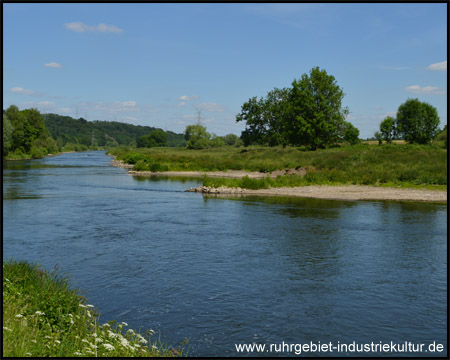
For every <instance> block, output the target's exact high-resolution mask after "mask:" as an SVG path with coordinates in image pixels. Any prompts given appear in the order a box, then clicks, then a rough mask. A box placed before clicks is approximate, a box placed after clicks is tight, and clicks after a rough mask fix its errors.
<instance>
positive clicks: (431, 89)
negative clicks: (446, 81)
mask: <svg viewBox="0 0 450 360" xmlns="http://www.w3.org/2000/svg"><path fill="white" fill-rule="evenodd" d="M405 91H406V92H410V93H414V94H432V95H443V94H445V93H446V91H445V90H443V89H441V88H439V87H437V86H424V87H421V86H419V85H411V86H407V87H405Z"/></svg>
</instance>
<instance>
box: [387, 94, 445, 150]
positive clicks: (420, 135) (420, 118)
mask: <svg viewBox="0 0 450 360" xmlns="http://www.w3.org/2000/svg"><path fill="white" fill-rule="evenodd" d="M439 123H440V120H439V116H438V112H437V110H436V108H435V107H434V106H432V105H430V104H428V103H426V102H421V101H419V99H408V100H406V102H405V103H404V104H402V105H400V106H399V108H398V110H397V119H396V127H397V132H398V134H399V135H400V136H402V137H403V139H404V140H406V141H408V142H410V143H418V144H429V143H430V142H431V140H433V139H434V137H435V136H436V135H437V133H438V132H439Z"/></svg>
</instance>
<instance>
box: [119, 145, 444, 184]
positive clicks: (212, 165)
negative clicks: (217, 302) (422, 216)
mask: <svg viewBox="0 0 450 360" xmlns="http://www.w3.org/2000/svg"><path fill="white" fill-rule="evenodd" d="M110 153H111V154H112V155H115V156H117V159H118V160H123V161H125V162H126V163H129V164H134V170H138V171H187V170H192V171H224V170H247V171H259V172H263V173H268V172H271V171H274V170H282V169H291V168H296V169H298V168H305V169H306V170H307V173H306V175H305V176H304V177H301V176H296V175H288V176H279V177H278V178H276V179H269V178H267V179H248V178H244V179H218V178H205V180H204V185H206V186H220V185H225V186H231V187H242V188H250V189H260V188H267V187H281V186H302V185H322V184H329V185H332V184H357V185H375V186H401V187H419V188H420V187H425V188H431V189H441V190H442V189H446V185H447V150H446V149H442V148H439V147H436V146H426V145H409V144H390V145H387V144H386V145H381V146H378V145H367V144H360V145H356V146H343V147H337V148H331V149H326V150H318V151H304V150H303V149H300V148H295V147H286V148H282V147H272V148H269V147H253V146H250V147H247V148H243V147H241V148H235V147H222V148H214V149H207V150H189V149H185V148H178V149H174V148H171V149H170V148H151V149H145V148H140V149H129V148H124V147H118V148H115V149H111V150H110Z"/></svg>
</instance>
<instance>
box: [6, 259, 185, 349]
mask: <svg viewBox="0 0 450 360" xmlns="http://www.w3.org/2000/svg"><path fill="white" fill-rule="evenodd" d="M125 326H128V325H127V324H125V323H116V322H113V321H112V322H109V323H105V324H103V325H100V315H99V313H98V311H97V309H95V308H94V307H93V305H89V304H87V302H86V299H85V298H84V297H83V296H81V295H79V292H78V290H76V289H72V288H71V287H70V284H69V282H68V279H67V278H66V277H61V276H60V275H59V273H58V270H57V269H55V271H53V272H47V271H43V270H40V269H39V267H38V266H36V265H32V264H29V263H26V262H15V261H9V260H7V261H5V262H4V263H3V356H4V357H25V356H28V357H58V358H59V357H81V356H84V357H121V358H125V357H136V356H137V357H148V356H179V355H182V351H183V349H182V347H180V348H178V349H171V350H169V349H168V348H167V346H163V345H162V344H161V342H160V341H159V340H156V341H155V340H152V339H151V337H152V335H153V334H154V331H153V330H148V331H147V332H146V333H145V334H144V335H142V334H141V333H139V332H136V331H134V330H133V329H129V330H127V331H126V332H125V331H124V327H125ZM181 346H183V344H182V345H181Z"/></svg>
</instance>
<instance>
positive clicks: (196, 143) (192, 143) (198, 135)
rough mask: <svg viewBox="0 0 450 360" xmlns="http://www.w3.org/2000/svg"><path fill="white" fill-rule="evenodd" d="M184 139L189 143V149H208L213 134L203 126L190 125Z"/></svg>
mask: <svg viewBox="0 0 450 360" xmlns="http://www.w3.org/2000/svg"><path fill="white" fill-rule="evenodd" d="M184 138H185V139H186V141H187V147H188V149H206V148H207V147H209V139H210V138H211V134H210V133H208V132H207V131H206V128H205V127H204V126H203V125H200V124H197V125H188V126H186V130H185V131H184Z"/></svg>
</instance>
